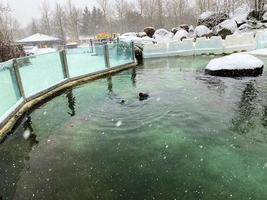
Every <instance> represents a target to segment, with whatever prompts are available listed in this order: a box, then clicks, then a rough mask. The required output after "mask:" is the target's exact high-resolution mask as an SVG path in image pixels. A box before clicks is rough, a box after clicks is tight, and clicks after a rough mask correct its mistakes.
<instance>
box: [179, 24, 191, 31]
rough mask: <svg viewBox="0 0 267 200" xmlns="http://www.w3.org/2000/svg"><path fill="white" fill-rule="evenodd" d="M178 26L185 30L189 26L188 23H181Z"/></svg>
mask: <svg viewBox="0 0 267 200" xmlns="http://www.w3.org/2000/svg"><path fill="white" fill-rule="evenodd" d="M180 28H181V29H183V30H185V31H187V32H189V29H190V26H189V25H188V24H181V25H180Z"/></svg>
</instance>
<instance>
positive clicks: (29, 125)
mask: <svg viewBox="0 0 267 200" xmlns="http://www.w3.org/2000/svg"><path fill="white" fill-rule="evenodd" d="M23 128H24V131H26V130H29V132H30V135H29V137H28V138H27V140H28V141H29V142H30V145H31V146H32V147H33V146H34V145H38V144H39V141H38V140H37V135H35V133H34V129H33V126H32V119H31V116H30V115H29V114H28V115H27V117H26V121H25V122H24V124H23Z"/></svg>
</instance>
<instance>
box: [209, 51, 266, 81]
mask: <svg viewBox="0 0 267 200" xmlns="http://www.w3.org/2000/svg"><path fill="white" fill-rule="evenodd" d="M263 67H264V63H263V62H262V61H261V60H260V59H258V58H256V57H254V56H252V55H248V54H242V53H237V54H232V55H230V56H225V57H222V58H217V59H213V60H211V61H210V62H209V64H208V65H207V67H206V69H205V73H206V74H209V75H213V76H224V77H241V76H259V75H261V74H262V72H263Z"/></svg>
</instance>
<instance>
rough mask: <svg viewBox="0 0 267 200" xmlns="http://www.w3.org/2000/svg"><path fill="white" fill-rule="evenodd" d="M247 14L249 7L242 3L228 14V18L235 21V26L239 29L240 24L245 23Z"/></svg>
mask: <svg viewBox="0 0 267 200" xmlns="http://www.w3.org/2000/svg"><path fill="white" fill-rule="evenodd" d="M249 13H250V7H249V5H248V4H245V3H244V4H242V5H241V6H240V7H238V8H237V9H235V10H234V12H233V13H231V14H230V18H231V19H232V20H234V21H236V24H237V26H238V27H239V26H241V25H242V24H244V23H246V21H247V18H248V15H249Z"/></svg>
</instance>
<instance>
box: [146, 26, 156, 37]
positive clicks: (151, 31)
mask: <svg viewBox="0 0 267 200" xmlns="http://www.w3.org/2000/svg"><path fill="white" fill-rule="evenodd" d="M155 31H156V29H155V28H154V27H146V28H144V32H145V33H146V35H147V36H148V37H150V38H152V37H153V35H154V33H155Z"/></svg>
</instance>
